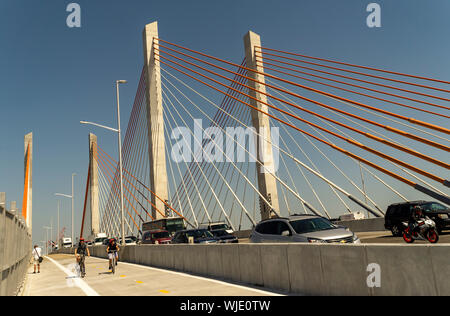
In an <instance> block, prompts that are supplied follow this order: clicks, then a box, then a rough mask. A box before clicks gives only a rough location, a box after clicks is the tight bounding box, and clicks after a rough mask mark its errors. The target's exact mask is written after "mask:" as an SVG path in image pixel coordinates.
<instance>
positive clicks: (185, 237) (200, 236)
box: [172, 229, 218, 244]
mask: <svg viewBox="0 0 450 316" xmlns="http://www.w3.org/2000/svg"><path fill="white" fill-rule="evenodd" d="M189 239H192V240H193V242H194V244H211V243H217V241H218V239H217V238H215V237H214V236H213V234H211V232H210V231H209V230H207V229H188V230H180V231H177V232H176V233H175V235H174V236H173V238H172V243H173V244H188V243H189Z"/></svg>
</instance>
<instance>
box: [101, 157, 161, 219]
mask: <svg viewBox="0 0 450 316" xmlns="http://www.w3.org/2000/svg"><path fill="white" fill-rule="evenodd" d="M100 154H101V153H100ZM102 159H104V160H105V163H106V162H108V163H109V164H111V162H110V161H109V160H108V159H107V158H106V157H103V158H102ZM111 165H112V164H111ZM113 168H115V170H116V172H117V171H118V169H117V167H114V165H113ZM123 178H124V179H125V180H127V182H128V183H129V184H131V186H132V187H133V188H134V189H135V190H136V191H137V192H139V193H140V194H141V195H142V196H143V197H144V198H145V199H146V200H147V202H149V203H150V204H151V205H152V206H153V207H154V208H155V209H156V210H157V211H158V213H159V214H161V216H163V217H166V216H165V215H164V214H163V213H161V211H160V210H159V209H158V208H157V207H156V205H154V204H153V203H152V202H150V201H149V200H148V199H147V198H146V197H145V195H144V194H142V193H141V192H140V190H139V189H138V188H136V187H135V186H134V185H133V183H131V182H130V180H128V178H127V177H126V176H125V175H124V177H123ZM125 189H127V191H128V192H129V193H130V194H131V196H132V197H133V198H134V199H135V200H136V201H137V202H138V203H139V201H138V199H137V198H136V197H135V196H134V195H133V193H131V192H130V190H129V189H128V187H126V186H125ZM139 204H140V203H139ZM143 210H144V212H145V213H146V214H147V215H148V216H149V217H150V218H151V219H152V220H155V218H154V217H153V216H151V215H150V214H149V213H148V212H147V210H146V209H145V208H143Z"/></svg>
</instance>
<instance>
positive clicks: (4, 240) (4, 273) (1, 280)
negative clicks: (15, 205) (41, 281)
mask: <svg viewBox="0 0 450 316" xmlns="http://www.w3.org/2000/svg"><path fill="white" fill-rule="evenodd" d="M31 243H32V242H31V235H30V234H29V232H28V228H27V226H26V224H25V221H24V220H23V218H22V216H21V215H18V214H15V212H10V211H8V210H6V198H5V193H2V192H0V296H12V295H17V294H18V291H19V289H20V286H21V285H22V283H23V280H24V278H25V275H26V272H27V269H28V265H29V262H30V255H31Z"/></svg>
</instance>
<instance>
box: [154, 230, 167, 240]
mask: <svg viewBox="0 0 450 316" xmlns="http://www.w3.org/2000/svg"><path fill="white" fill-rule="evenodd" d="M160 238H170V234H169V232H158V233H154V234H153V239H160Z"/></svg>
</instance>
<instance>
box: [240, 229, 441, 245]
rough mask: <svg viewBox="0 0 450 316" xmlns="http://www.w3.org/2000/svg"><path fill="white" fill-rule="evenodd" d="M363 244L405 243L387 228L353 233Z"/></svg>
mask: <svg viewBox="0 0 450 316" xmlns="http://www.w3.org/2000/svg"><path fill="white" fill-rule="evenodd" d="M355 234H356V235H357V236H358V238H359V239H360V240H361V243H363V244H380V243H381V244H383V243H386V244H403V243H404V244H406V243H405V241H404V240H403V237H394V236H392V233H391V232H390V231H388V230H384V231H374V232H357V233H355ZM239 243H242V244H246V243H250V239H248V238H242V239H239ZM414 243H428V241H421V240H416V241H414ZM438 243H439V244H447V243H450V231H444V232H442V234H441V235H439V242H438Z"/></svg>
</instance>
